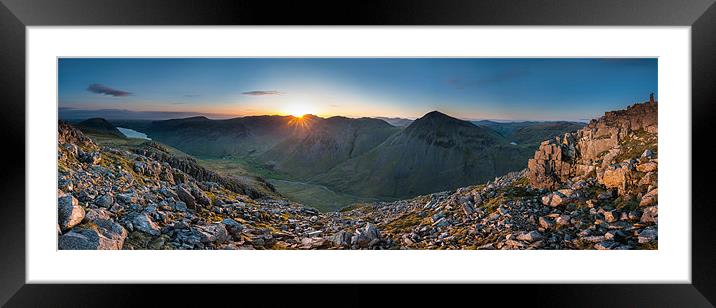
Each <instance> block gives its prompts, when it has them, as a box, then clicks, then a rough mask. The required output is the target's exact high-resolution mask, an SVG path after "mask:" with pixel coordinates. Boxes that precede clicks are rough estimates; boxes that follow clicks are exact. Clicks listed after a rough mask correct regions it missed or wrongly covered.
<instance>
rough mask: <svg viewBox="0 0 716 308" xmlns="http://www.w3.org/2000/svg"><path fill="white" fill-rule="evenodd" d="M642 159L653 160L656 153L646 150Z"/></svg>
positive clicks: (642, 154)
mask: <svg viewBox="0 0 716 308" xmlns="http://www.w3.org/2000/svg"><path fill="white" fill-rule="evenodd" d="M641 157H642V158H653V157H654V152H652V151H651V150H649V149H646V150H644V153H641Z"/></svg>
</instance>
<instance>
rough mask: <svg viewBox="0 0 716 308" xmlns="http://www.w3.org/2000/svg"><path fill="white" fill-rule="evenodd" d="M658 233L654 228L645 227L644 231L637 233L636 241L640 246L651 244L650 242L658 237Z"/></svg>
mask: <svg viewBox="0 0 716 308" xmlns="http://www.w3.org/2000/svg"><path fill="white" fill-rule="evenodd" d="M658 233H659V232H658V230H657V229H656V228H653V227H647V228H644V230H642V231H641V232H640V233H639V236H638V237H637V240H638V241H639V243H640V244H643V243H651V242H654V241H656V239H657V238H658V235H659V234H658Z"/></svg>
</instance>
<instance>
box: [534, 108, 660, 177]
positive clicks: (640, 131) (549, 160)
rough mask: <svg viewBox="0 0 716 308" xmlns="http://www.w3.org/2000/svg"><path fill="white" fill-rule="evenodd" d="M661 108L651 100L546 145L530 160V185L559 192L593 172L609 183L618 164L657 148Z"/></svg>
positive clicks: (609, 115)
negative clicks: (638, 151) (563, 186)
mask: <svg viewBox="0 0 716 308" xmlns="http://www.w3.org/2000/svg"><path fill="white" fill-rule="evenodd" d="M657 108H658V105H657V103H656V102H655V101H653V100H651V101H648V102H644V103H640V104H634V105H632V106H629V107H628V108H627V109H626V110H619V111H610V112H607V113H605V114H604V116H603V117H601V118H599V119H597V120H592V121H591V122H590V123H589V124H588V125H587V126H586V127H584V128H582V129H580V130H578V131H576V132H573V133H567V134H565V135H564V136H560V137H556V138H554V139H550V140H546V141H544V142H542V144H541V145H540V147H539V149H538V150H537V151H536V152H535V155H534V158H532V159H530V160H529V161H528V173H527V176H528V178H529V181H530V184H531V185H532V186H534V187H538V188H547V189H555V188H558V187H560V186H562V185H563V184H567V183H568V182H570V181H573V182H574V181H577V180H580V179H582V178H584V177H586V176H589V175H591V174H592V173H595V175H596V177H597V179H598V180H599V182H600V183H602V184H604V175H605V174H606V175H607V176H608V178H607V183H609V181H610V180H611V179H610V178H609V177H610V176H611V174H612V173H614V172H612V171H613V170H615V169H620V168H619V167H617V166H614V165H613V164H614V163H620V161H619V160H620V159H624V158H634V157H633V156H634V154H638V155H641V154H643V153H636V152H635V151H636V150H638V149H639V148H644V149H643V150H647V149H648V148H649V147H655V146H656V133H657V119H658V113H657ZM649 150H650V151H654V149H649ZM631 152H634V153H631ZM638 155H637V157H638ZM629 156H632V157H629ZM631 165H632V164H628V166H625V167H627V168H631V167H633V166H631ZM621 182H624V181H621ZM612 184H613V183H612ZM622 184H624V183H619V185H622ZM615 185H616V184H615ZM607 186H609V185H607ZM622 186H623V185H622Z"/></svg>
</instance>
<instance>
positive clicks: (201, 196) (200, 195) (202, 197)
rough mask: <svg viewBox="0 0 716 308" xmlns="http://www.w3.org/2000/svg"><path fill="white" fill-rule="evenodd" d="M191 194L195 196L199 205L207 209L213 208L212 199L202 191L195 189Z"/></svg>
mask: <svg viewBox="0 0 716 308" xmlns="http://www.w3.org/2000/svg"><path fill="white" fill-rule="evenodd" d="M191 194H192V195H193V196H194V198H195V199H196V202H197V203H199V204H201V205H203V206H205V207H206V208H211V199H210V198H209V196H207V195H206V193H204V192H203V191H202V190H201V189H198V188H196V187H193V188H192V189H191ZM185 202H186V201H185ZM187 204H188V203H187Z"/></svg>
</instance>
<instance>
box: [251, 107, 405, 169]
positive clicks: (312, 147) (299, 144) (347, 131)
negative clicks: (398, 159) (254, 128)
mask: <svg viewBox="0 0 716 308" xmlns="http://www.w3.org/2000/svg"><path fill="white" fill-rule="evenodd" d="M305 118H306V116H304V119H302V121H304V122H305V124H304V125H306V127H307V129H306V130H305V133H303V134H292V135H291V136H290V137H288V138H285V139H284V140H283V141H281V142H280V143H278V144H277V145H275V146H274V147H272V148H271V149H270V150H268V151H266V153H263V154H260V155H258V158H259V159H260V160H261V161H263V162H265V163H266V164H267V165H270V166H271V167H272V168H273V169H276V170H279V171H282V172H285V173H288V174H290V175H292V176H295V177H299V178H306V177H310V176H313V175H317V174H321V173H324V172H326V171H328V170H330V169H331V168H333V167H335V166H336V165H338V164H340V163H342V162H344V161H347V160H349V159H351V158H354V157H358V156H360V155H362V154H364V153H366V152H368V151H370V150H371V149H373V148H374V147H376V146H377V145H379V144H381V143H382V142H383V141H385V140H386V139H387V138H388V137H390V136H391V135H393V134H395V133H396V132H398V131H399V129H397V128H395V127H393V126H391V125H390V124H388V123H386V122H385V121H382V120H378V119H371V118H359V119H350V118H346V117H330V118H327V119H323V118H318V117H313V118H309V119H305Z"/></svg>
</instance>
